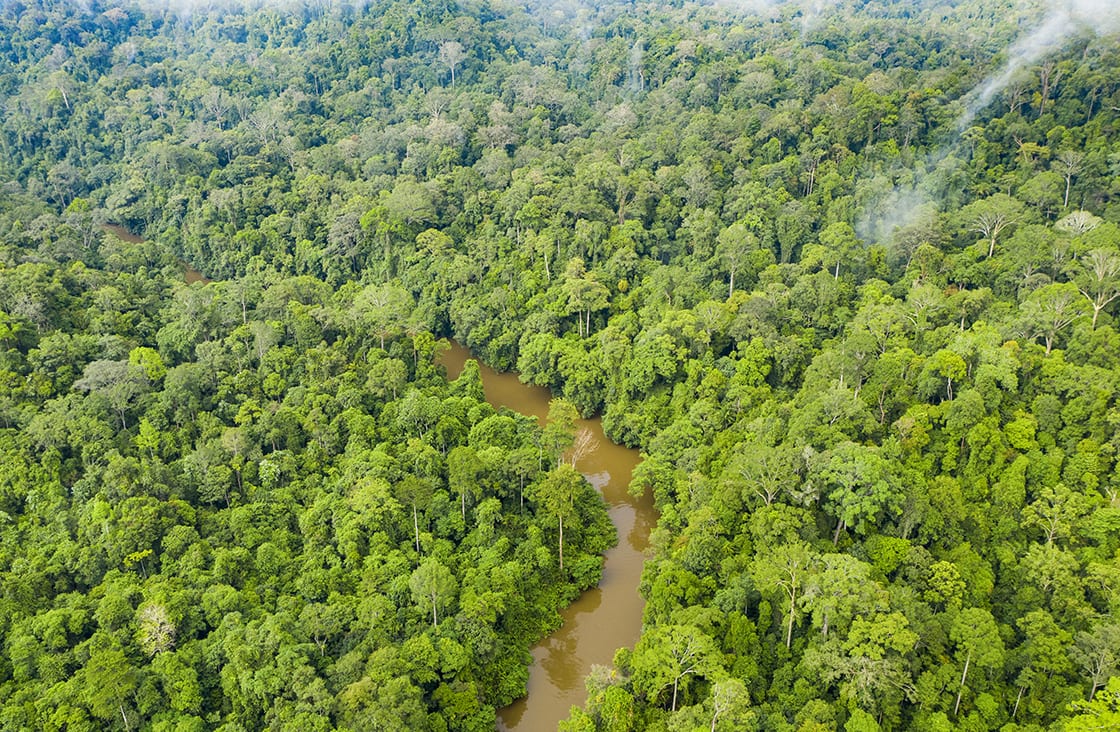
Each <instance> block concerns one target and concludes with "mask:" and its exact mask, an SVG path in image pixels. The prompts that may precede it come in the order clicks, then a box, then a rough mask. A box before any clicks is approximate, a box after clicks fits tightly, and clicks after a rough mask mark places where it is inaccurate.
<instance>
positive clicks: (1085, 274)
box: [1076, 249, 1120, 328]
mask: <svg viewBox="0 0 1120 732" xmlns="http://www.w3.org/2000/svg"><path fill="white" fill-rule="evenodd" d="M1078 264H1079V265H1080V271H1079V272H1078V276H1077V279H1076V282H1077V289H1078V292H1080V293H1081V295H1082V296H1083V297H1084V298H1085V299H1086V300H1088V301H1089V306H1090V307H1091V308H1093V328H1096V327H1097V318H1098V317H1100V314H1101V311H1102V310H1104V309H1105V307H1107V306H1108V304H1109V303H1110V302H1112V301H1113V300H1115V299H1116V298H1118V297H1120V252H1116V251H1113V250H1111V249H1093V250H1092V251H1090V252H1087V253H1086V254H1085V255H1084V256H1082V257H1081V259H1080V260H1079V262H1078Z"/></svg>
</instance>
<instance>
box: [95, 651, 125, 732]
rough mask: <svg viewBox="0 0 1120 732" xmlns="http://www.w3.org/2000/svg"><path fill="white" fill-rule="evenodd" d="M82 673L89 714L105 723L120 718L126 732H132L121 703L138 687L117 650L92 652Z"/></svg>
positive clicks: (120, 652) (123, 657) (123, 656)
mask: <svg viewBox="0 0 1120 732" xmlns="http://www.w3.org/2000/svg"><path fill="white" fill-rule="evenodd" d="M83 672H84V682H85V683H84V685H83V691H84V698H85V702H86V704H87V705H88V706H89V710H90V712H91V713H92V714H93V715H94V716H95V717H98V718H99V719H102V720H105V721H106V722H108V721H109V720H110V719H113V718H115V717H117V716H120V718H121V721H122V722H123V723H124V728H125V729H126V730H130V729H132V725H131V723H130V722H129V719H128V713H127V711H126V710H125V704H126V702H127V701H128V699H129V697H131V696H132V695H133V693H134V692H135V691H136V688H137V686H138V685H139V680H138V678H137V674H136V670H135V669H134V668H132V665H131V664H130V663H129V662H128V658H127V657H126V656H125V655H124V652H123V651H121V650H119V649H117V648H108V649H104V650H99V651H95V652H94V653H93V654H91V655H90V658H89V661H88V662H87V663H86V665H85V669H84V670H83Z"/></svg>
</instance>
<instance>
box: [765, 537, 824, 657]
mask: <svg viewBox="0 0 1120 732" xmlns="http://www.w3.org/2000/svg"><path fill="white" fill-rule="evenodd" d="M813 563H814V556H813V551H812V549H810V548H809V547H808V545H806V544H803V543H801V542H793V543H783V544H779V545H777V546H775V547H772V548H770V549H769V551H767V552H765V553H760V554H758V555H757V556H756V557H755V559H754V561H753V562H752V564H751V574H752V575H753V576H754V580H755V584H756V585H757V586H758V587H759V588H760V589H761V590H762V591H763V592H772V591H773V590H774V589H777V590H780V592H779V593H778V594H780V595H782V596H783V598H784V600H785V602H786V603H787V621H786V648H789V647H790V646H791V645H792V643H793V621H794V620H795V618H796V617H797V604H798V599H799V598H800V596H801V590H802V588H803V587H804V586H805V582H806V580H807V579H808V577H809V574H810V572H811V571H812V567H813Z"/></svg>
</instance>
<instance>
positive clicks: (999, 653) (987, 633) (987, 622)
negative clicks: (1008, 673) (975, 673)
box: [949, 607, 1004, 716]
mask: <svg viewBox="0 0 1120 732" xmlns="http://www.w3.org/2000/svg"><path fill="white" fill-rule="evenodd" d="M949 637H950V638H951V639H952V641H953V643H954V644H955V645H956V648H957V660H958V661H961V660H962V657H963V660H964V668H963V670H962V671H961V684H960V689H959V690H958V691H957V701H956V703H954V704H953V716H957V714H958V713H959V712H960V707H961V696H962V695H963V694H964V689H965V684H966V683H967V682H968V672H969V668H970V667H971V665H972V664H973V663H975V664H976V665H977V666H980V667H982V668H987V669H995V668H998V667H999V666H1000V665H1001V664H1002V663H1003V658H1004V647H1003V640H1002V639H1001V638H1000V635H999V628H998V627H997V626H996V621H995V618H993V617H992V614H991V613H990V612H988V611H987V610H984V609H983V608H975V607H972V608H967V609H965V610H962V611H961V612H960V613H959V614H958V615H957V617H956V618H954V620H953V622H952V625H951V626H950V628H949Z"/></svg>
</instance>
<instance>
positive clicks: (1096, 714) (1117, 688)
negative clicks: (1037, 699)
mask: <svg viewBox="0 0 1120 732" xmlns="http://www.w3.org/2000/svg"><path fill="white" fill-rule="evenodd" d="M1104 691H1105V693H1104V694H1101V695H1100V696H1097V697H1095V698H1093V699H1090V700H1089V701H1087V702H1084V701H1075V702H1072V703H1071V704H1070V705H1069V710H1070V711H1071V712H1075V713H1076V715H1077V716H1075V717H1073V718H1072V719H1070V720H1069V721H1067V722H1066V724H1065V726H1064V727H1063V728H1062V729H1063V732H1094V731H1095V730H1105V729H1120V677H1117V676H1113V677H1112V678H1110V679H1109V680H1108V684H1107V685H1106V687H1105V690H1104Z"/></svg>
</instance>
